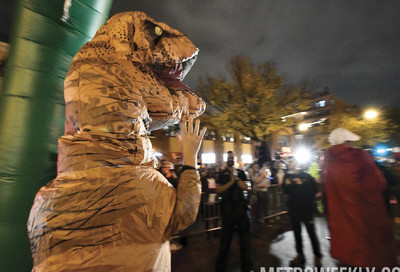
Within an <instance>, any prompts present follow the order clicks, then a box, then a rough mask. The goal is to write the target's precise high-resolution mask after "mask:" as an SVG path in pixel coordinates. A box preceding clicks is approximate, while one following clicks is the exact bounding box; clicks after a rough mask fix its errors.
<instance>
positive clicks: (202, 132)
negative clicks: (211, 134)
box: [199, 122, 207, 141]
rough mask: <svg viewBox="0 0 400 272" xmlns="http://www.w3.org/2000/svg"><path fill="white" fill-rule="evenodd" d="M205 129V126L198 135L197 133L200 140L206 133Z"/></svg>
mask: <svg viewBox="0 0 400 272" xmlns="http://www.w3.org/2000/svg"><path fill="white" fill-rule="evenodd" d="M199 124H200V122H199ZM206 131H207V127H203V129H202V130H201V132H200V135H199V140H200V141H201V140H203V137H204V135H205V134H206Z"/></svg>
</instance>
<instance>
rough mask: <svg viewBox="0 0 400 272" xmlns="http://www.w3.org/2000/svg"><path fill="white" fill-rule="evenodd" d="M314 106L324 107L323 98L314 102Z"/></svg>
mask: <svg viewBox="0 0 400 272" xmlns="http://www.w3.org/2000/svg"><path fill="white" fill-rule="evenodd" d="M315 107H316V108H323V107H325V100H321V101H319V102H317V103H315Z"/></svg>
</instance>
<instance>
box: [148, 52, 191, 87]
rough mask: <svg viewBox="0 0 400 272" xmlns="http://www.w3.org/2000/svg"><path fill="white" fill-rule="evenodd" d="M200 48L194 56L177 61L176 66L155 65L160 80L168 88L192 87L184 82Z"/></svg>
mask: <svg viewBox="0 0 400 272" xmlns="http://www.w3.org/2000/svg"><path fill="white" fill-rule="evenodd" d="M197 54H198V50H197V51H196V52H195V53H193V55H192V56H190V57H188V58H185V59H183V60H182V61H181V62H177V63H176V64H175V67H173V68H170V67H161V66H154V68H153V71H154V72H155V74H156V75H157V77H158V78H159V80H160V81H162V82H163V83H164V85H165V86H166V87H168V88H173V89H188V90H190V88H189V87H188V86H187V85H186V84H185V83H183V82H182V80H183V79H184V78H185V76H186V75H187V73H188V72H189V71H190V69H191V68H192V66H193V64H194V63H195V61H196V59H197Z"/></svg>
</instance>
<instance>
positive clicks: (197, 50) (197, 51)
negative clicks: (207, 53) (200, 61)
mask: <svg viewBox="0 0 400 272" xmlns="http://www.w3.org/2000/svg"><path fill="white" fill-rule="evenodd" d="M199 51H200V50H199V49H198V48H196V52H194V53H193V54H192V55H191V56H190V57H188V58H185V59H183V60H182V62H185V61H187V60H190V59H192V58H194V57H196V56H197V55H198V54H199Z"/></svg>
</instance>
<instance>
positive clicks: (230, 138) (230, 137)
mask: <svg viewBox="0 0 400 272" xmlns="http://www.w3.org/2000/svg"><path fill="white" fill-rule="evenodd" d="M221 138H222V141H224V142H234V141H235V135H234V134H233V133H232V132H224V133H222V136H221Z"/></svg>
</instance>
